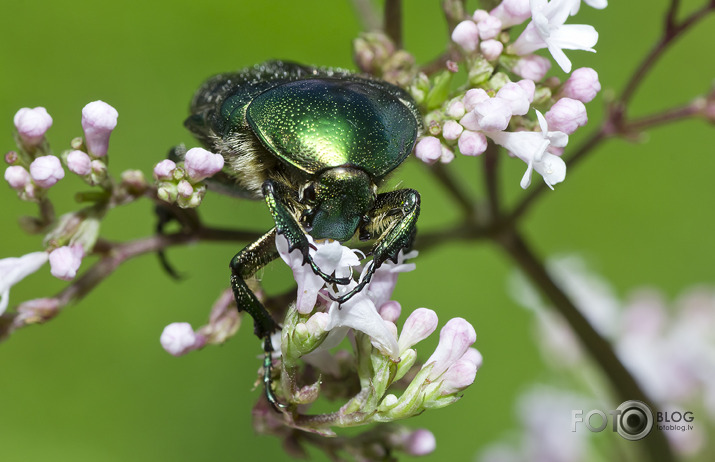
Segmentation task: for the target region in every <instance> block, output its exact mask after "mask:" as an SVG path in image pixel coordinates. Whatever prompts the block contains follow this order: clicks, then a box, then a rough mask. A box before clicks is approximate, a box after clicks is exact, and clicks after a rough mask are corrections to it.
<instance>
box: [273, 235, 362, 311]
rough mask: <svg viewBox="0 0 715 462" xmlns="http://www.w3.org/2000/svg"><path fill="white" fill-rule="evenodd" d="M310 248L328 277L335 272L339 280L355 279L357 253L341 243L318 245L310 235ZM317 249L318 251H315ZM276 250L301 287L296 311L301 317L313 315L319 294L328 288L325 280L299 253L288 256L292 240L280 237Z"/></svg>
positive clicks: (317, 263) (277, 238)
mask: <svg viewBox="0 0 715 462" xmlns="http://www.w3.org/2000/svg"><path fill="white" fill-rule="evenodd" d="M306 237H307V238H308V242H309V244H310V247H311V249H310V255H311V257H312V258H313V261H314V262H315V264H316V265H318V267H319V268H320V269H321V271H323V272H324V273H326V274H332V273H333V272H335V275H336V277H338V278H343V277H348V276H351V275H352V270H351V267H353V266H358V265H359V264H360V260H359V259H358V257H357V255H355V252H353V251H351V250H350V249H348V248H347V247H345V246H342V245H340V243H339V242H337V241H331V242H321V243H317V242H315V241H313V238H312V237H311V236H310V235H306ZM313 247H316V248H317V250H313ZM276 248H277V249H278V253H279V254H280V256H281V258H282V259H283V261H284V262H286V264H287V265H288V266H290V268H291V269H292V270H293V278H294V279H295V282H296V283H297V284H298V298H297V300H296V308H297V310H298V312H299V313H301V314H308V313H310V312H311V311H313V308H314V307H315V303H316V302H317V300H318V292H319V291H320V289H322V288H323V286H324V285H325V281H323V278H321V277H320V276H318V275H317V274H315V272H313V269H312V268H311V267H310V265H304V264H303V254H302V253H301V252H300V250H299V249H294V250H293V251H292V252H290V253H289V252H288V239H286V237H285V236H283V235H282V234H278V235H277V236H276Z"/></svg>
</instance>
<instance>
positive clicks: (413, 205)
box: [335, 189, 420, 303]
mask: <svg viewBox="0 0 715 462" xmlns="http://www.w3.org/2000/svg"><path fill="white" fill-rule="evenodd" d="M419 215H420V194H419V193H418V192H417V191H415V190H414V189H399V190H397V191H391V192H387V193H382V194H378V195H377V198H376V200H375V205H374V207H373V208H372V210H370V212H369V213H368V216H367V217H366V220H365V223H364V224H363V225H362V226H361V227H360V228H359V232H360V240H372V239H376V242H375V245H374V246H373V249H372V255H373V258H372V262H371V263H370V267H369V268H368V270H367V272H366V273H365V275H364V276H363V278H362V280H361V281H360V282H359V283H358V285H357V286H355V287H354V288H353V289H352V290H350V291H349V292H347V293H345V294H343V295H341V296H340V297H336V298H335V300H336V301H337V302H338V303H345V302H347V301H348V300H350V298H352V297H353V295H355V294H356V293H358V292H360V291H361V290H362V289H363V288H364V287H365V286H366V285H368V284H369V283H370V279H372V276H373V274H375V270H377V269H378V268H379V267H380V265H382V264H383V263H384V262H385V261H387V260H388V259H389V260H392V261H393V262H395V263H397V255H398V254H399V253H400V250H403V249H409V248H410V247H412V242H413V241H414V238H415V234H416V233H417V218H418V217H419Z"/></svg>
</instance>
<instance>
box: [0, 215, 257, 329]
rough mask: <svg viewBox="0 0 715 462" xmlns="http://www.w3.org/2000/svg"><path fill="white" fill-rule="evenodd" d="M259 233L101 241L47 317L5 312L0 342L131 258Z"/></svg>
mask: <svg viewBox="0 0 715 462" xmlns="http://www.w3.org/2000/svg"><path fill="white" fill-rule="evenodd" d="M261 234H262V233H256V232H252V231H241V230H230V229H219V228H209V227H201V228H199V229H198V230H197V232H196V233H183V232H182V233H174V234H164V235H162V234H157V235H154V236H150V237H147V238H142V239H137V240H134V241H129V242H124V243H117V244H113V243H110V242H108V241H105V240H100V241H98V242H97V245H96V246H95V251H96V252H99V253H101V255H102V256H101V258H100V259H99V261H97V262H96V263H95V264H94V265H92V267H90V268H89V269H88V270H86V271H85V272H84V273H83V274H82V275H81V276H80V277H79V278H77V279H76V280H75V281H74V282H73V283H72V284H70V285H69V286H67V287H65V288H64V289H63V290H62V291H60V292H59V293H58V294H57V295H55V296H54V297H52V298H51V300H52V301H53V302H54V309H53V310H52V311H51V312H48V313H47V316H44V317H42V319H41V320H40V319H38V318H37V317H32V318H29V322H28V318H27V317H25V316H23V315H22V313H21V312H20V311H15V312H7V313H4V314H3V315H2V316H0V339H4V338H6V337H7V336H8V335H9V334H11V333H12V332H14V331H15V330H17V329H19V328H21V327H25V326H27V325H29V324H34V323H37V322H39V321H42V322H44V321H47V320H49V319H51V318H53V317H55V316H57V315H58V314H59V313H60V312H61V311H62V310H63V309H64V308H65V307H66V306H67V305H69V304H70V303H73V302H77V301H79V300H81V299H82V298H83V297H84V296H85V295H87V294H88V293H89V292H91V291H92V290H93V289H94V288H95V287H97V286H98V285H99V283H100V282H102V281H104V280H105V279H106V278H107V277H109V276H110V275H111V274H112V273H113V272H114V270H116V269H117V268H118V267H119V265H121V264H122V263H124V262H125V261H127V260H129V259H131V258H134V257H137V256H139V255H142V254H146V253H151V252H158V251H160V250H163V249H166V248H168V247H172V246H176V245H184V244H188V243H191V242H197V241H251V240H254V239H257V238H258V237H260V236H261Z"/></svg>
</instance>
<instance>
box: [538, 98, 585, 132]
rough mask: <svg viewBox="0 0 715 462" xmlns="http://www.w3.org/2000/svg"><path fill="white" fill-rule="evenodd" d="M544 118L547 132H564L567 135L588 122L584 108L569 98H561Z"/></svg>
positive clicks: (579, 102)
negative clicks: (547, 128) (547, 127)
mask: <svg viewBox="0 0 715 462" xmlns="http://www.w3.org/2000/svg"><path fill="white" fill-rule="evenodd" d="M544 117H545V118H546V122H547V123H548V124H549V130H551V131H559V132H564V133H566V134H567V135H570V134H571V133H573V132H575V131H576V129H577V128H578V127H580V126H582V125H586V122H588V116H587V115H586V106H584V104H583V103H582V102H581V101H579V100H577V99H571V98H561V99H560V100H558V101H556V103H555V104H554V105H553V106H551V109H549V111H548V112H547V113H546V114H544Z"/></svg>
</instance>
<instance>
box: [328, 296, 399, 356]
mask: <svg viewBox="0 0 715 462" xmlns="http://www.w3.org/2000/svg"><path fill="white" fill-rule="evenodd" d="M356 285H357V283H356V282H352V283H351V284H348V285H346V286H341V289H342V290H341V292H342V293H345V292H347V291H348V290H351V289H353V288H354V287H355V286H356ZM337 295H340V292H339V293H338V294H337ZM328 315H330V320H329V322H328V326H327V330H329V331H330V334H328V336H329V338H328V339H326V340H325V342H324V344H323V346H324V347H327V345H332V344H337V343H339V342H340V340H342V338H343V337H344V336H345V334H346V333H347V328H352V329H355V330H359V331H360V332H363V333H365V334H366V335H368V336H369V337H370V339H371V341H372V344H373V346H374V347H375V348H377V349H378V350H380V352H381V353H382V354H384V355H386V356H389V357H390V358H392V359H395V360H397V358H399V357H400V352H399V347H398V346H397V335H396V334H395V332H394V331H393V330H392V329H391V328H390V324H391V323H390V322H389V321H385V320H384V319H382V316H380V314H379V313H378V311H377V308H376V307H375V304H374V303H373V301H372V300H371V299H370V297H369V296H368V291H367V290H361V291H360V292H358V293H356V294H355V295H354V296H353V297H352V298H351V299H350V300H348V301H347V302H345V303H343V304H342V305H339V304H338V302H333V303H332V304H331V305H330V309H329V310H328ZM340 328H344V329H340Z"/></svg>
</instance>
